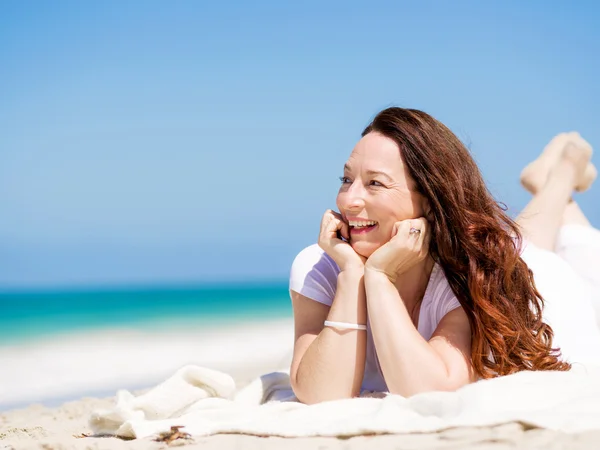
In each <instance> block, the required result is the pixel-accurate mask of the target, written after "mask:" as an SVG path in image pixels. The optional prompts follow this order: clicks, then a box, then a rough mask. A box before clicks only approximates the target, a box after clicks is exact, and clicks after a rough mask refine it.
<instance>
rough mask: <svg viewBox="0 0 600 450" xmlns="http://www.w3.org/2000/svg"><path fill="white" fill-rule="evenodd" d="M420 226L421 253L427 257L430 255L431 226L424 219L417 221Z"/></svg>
mask: <svg viewBox="0 0 600 450" xmlns="http://www.w3.org/2000/svg"><path fill="white" fill-rule="evenodd" d="M417 222H418V224H419V225H418V226H419V227H420V229H421V233H420V236H419V241H420V244H421V253H422V254H423V255H426V254H427V253H429V242H430V241H431V225H430V224H429V222H428V221H427V219H425V218H424V217H420V218H419V219H417Z"/></svg>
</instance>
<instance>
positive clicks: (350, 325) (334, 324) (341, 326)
mask: <svg viewBox="0 0 600 450" xmlns="http://www.w3.org/2000/svg"><path fill="white" fill-rule="evenodd" d="M323 325H325V326H326V327H333V328H339V329H340V330H366V329H367V326H366V325H360V324H358V323H347V322H332V321H331V320H326V321H325V322H324V324H323Z"/></svg>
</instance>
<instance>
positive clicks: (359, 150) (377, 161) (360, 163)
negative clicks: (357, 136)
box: [347, 133, 404, 171]
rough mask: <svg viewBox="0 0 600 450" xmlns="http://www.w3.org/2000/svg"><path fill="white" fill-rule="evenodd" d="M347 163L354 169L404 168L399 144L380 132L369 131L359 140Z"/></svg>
mask: <svg viewBox="0 0 600 450" xmlns="http://www.w3.org/2000/svg"><path fill="white" fill-rule="evenodd" d="M347 164H348V165H349V166H350V167H351V168H352V170H385V171H395V170H400V171H402V170H403V169H404V164H403V163H402V158H401V156H400V149H399V148H398V145H397V144H396V143H395V142H394V141H393V140H391V139H390V138H388V137H385V136H383V135H382V134H379V133H369V134H367V135H366V136H364V137H363V138H362V139H361V140H360V141H358V143H357V144H356V146H355V147H354V149H353V150H352V153H351V154H350V157H349V158H348V162H347Z"/></svg>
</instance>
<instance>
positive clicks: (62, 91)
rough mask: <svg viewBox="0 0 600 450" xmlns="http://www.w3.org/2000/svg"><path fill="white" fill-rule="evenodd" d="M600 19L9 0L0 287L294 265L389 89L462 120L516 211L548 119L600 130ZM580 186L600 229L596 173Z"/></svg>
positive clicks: (223, 273)
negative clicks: (585, 187) (523, 174)
mask: <svg viewBox="0 0 600 450" xmlns="http://www.w3.org/2000/svg"><path fill="white" fill-rule="evenodd" d="M525 3H526V4H525ZM599 22H600V6H598V5H597V4H595V3H593V2H591V1H590V2H578V3H577V4H573V5H568V4H566V3H564V2H547V1H546V2H542V1H532V2H517V1H512V2H510V1H507V2H497V3H495V4H492V2H475V1H473V2H442V1H431V2H429V1H423V2H337V3H336V2H210V3H208V2H193V1H178V2H159V1H143V2H142V1H139V2H138V1H128V2H117V1H106V2H67V1H60V2H53V3H51V2H44V1H38V2H35V1H32V2H26V3H24V2H16V1H13V2H1V3H0V61H1V64H0V99H1V100H0V216H1V217H2V220H0V288H10V287H24V288H29V287H44V286H72V285H111V284H147V283H151V284H169V283H194V282H203V281H215V280H228V279H236V280H248V279H265V280H275V279H285V278H286V276H287V274H288V272H289V265H290V263H291V261H292V259H293V257H294V255H295V254H296V253H297V252H298V251H299V250H300V249H302V248H303V247H304V246H306V245H309V244H311V243H313V242H315V240H316V238H317V233H318V226H319V221H320V218H321V215H322V213H323V212H324V210H325V209H327V208H330V207H334V206H335V196H336V192H337V189H338V184H339V181H338V177H339V176H340V175H341V168H342V166H343V163H344V162H345V159H346V157H347V156H348V154H349V152H350V151H351V149H352V147H353V146H354V144H355V143H356V141H357V140H358V138H359V136H360V132H361V131H362V129H363V128H364V126H365V125H367V124H368V122H369V120H370V119H371V118H372V117H373V116H374V115H375V114H376V113H377V112H378V111H379V110H380V109H382V108H384V107H387V106H390V105H398V106H405V107H413V108H419V109H422V110H424V111H427V112H429V113H431V114H432V115H434V116H435V117H436V118H438V119H440V120H441V121H442V122H444V123H446V124H447V125H448V126H449V127H450V128H451V129H452V130H453V131H455V132H456V133H457V134H458V136H459V137H460V138H461V139H463V141H465V142H466V143H467V144H468V145H469V147H470V148H471V150H472V152H473V154H474V156H475V158H476V160H477V161H478V163H479V164H480V167H481V169H482V171H483V174H484V176H485V178H486V180H487V181H488V183H489V186H490V188H491V190H492V192H493V193H494V194H495V196H496V197H497V198H498V199H499V200H501V201H504V202H505V203H506V204H507V205H508V206H509V207H510V212H511V214H513V215H515V214H516V213H517V212H518V211H519V209H520V208H522V207H523V206H524V205H525V204H526V202H527V200H528V198H529V197H528V194H527V193H526V192H525V191H524V190H523V189H522V188H521V187H520V186H519V183H518V176H519V173H520V170H521V168H522V167H523V166H524V165H525V164H526V163H527V162H528V161H529V160H531V159H532V158H534V157H535V156H536V154H537V153H538V152H539V151H540V150H541V148H542V147H543V146H544V144H545V143H546V142H547V141H548V140H549V139H550V138H551V137H552V136H553V135H554V134H556V133H558V132H560V131H570V130H577V131H579V132H580V133H581V134H582V135H583V136H584V137H585V138H587V139H588V140H589V141H590V142H591V143H592V145H595V146H596V147H599V146H600V127H599V125H600V111H599V109H598V104H600V85H599V84H598V82H597V80H598V79H600V58H599V57H598V55H600V30H599V29H598V27H597V24H598V23H599ZM598 152H600V150H598V151H597V152H596V156H595V157H594V160H595V162H596V164H598V163H599V162H600V160H599V159H598V158H599V157H598ZM578 200H579V201H580V203H581V204H582V206H583V208H584V210H585V211H586V212H587V213H588V215H589V217H590V219H591V220H592V222H593V223H594V224H595V225H596V226H600V185H598V186H594V187H593V188H592V190H591V191H590V192H588V193H585V194H583V195H580V196H579V197H578Z"/></svg>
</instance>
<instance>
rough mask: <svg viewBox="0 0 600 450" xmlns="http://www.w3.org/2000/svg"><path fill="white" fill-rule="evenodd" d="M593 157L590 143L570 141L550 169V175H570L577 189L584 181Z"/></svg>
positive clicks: (574, 187) (569, 177)
mask: <svg viewBox="0 0 600 450" xmlns="http://www.w3.org/2000/svg"><path fill="white" fill-rule="evenodd" d="M581 141H583V139H582V140H581ZM583 142H585V141H583ZM585 144H587V142H585ZM591 157H592V147H591V146H590V145H589V144H587V145H584V144H583V143H582V142H577V141H569V142H567V144H566V145H565V147H564V148H563V150H562V152H561V154H560V156H559V157H558V160H557V161H556V163H555V164H554V166H553V167H552V168H551V169H550V172H549V176H555V175H557V176H562V177H568V179H569V180H570V182H571V183H572V186H573V189H576V188H577V187H578V186H580V185H581V184H582V181H584V178H585V175H586V170H587V168H588V167H590V158H591Z"/></svg>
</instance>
